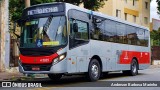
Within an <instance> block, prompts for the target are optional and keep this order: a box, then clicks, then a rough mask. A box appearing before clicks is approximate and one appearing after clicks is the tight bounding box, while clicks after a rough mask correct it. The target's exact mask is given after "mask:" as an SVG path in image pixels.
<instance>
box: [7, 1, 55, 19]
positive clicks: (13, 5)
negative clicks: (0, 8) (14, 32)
mask: <svg viewBox="0 0 160 90" xmlns="http://www.w3.org/2000/svg"><path fill="white" fill-rule="evenodd" d="M30 1H31V5H35V4H41V3H49V2H53V1H54V0H30ZM24 8H25V0H9V13H10V15H11V21H16V20H18V19H19V18H20V17H21V15H22V11H23V9H24Z"/></svg>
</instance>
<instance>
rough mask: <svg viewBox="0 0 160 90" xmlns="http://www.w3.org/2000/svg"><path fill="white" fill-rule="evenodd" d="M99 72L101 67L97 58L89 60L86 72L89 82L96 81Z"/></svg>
mask: <svg viewBox="0 0 160 90" xmlns="http://www.w3.org/2000/svg"><path fill="white" fill-rule="evenodd" d="M100 74H101V68H100V64H99V62H98V60H97V59H93V60H91V61H90V64H89V67H88V73H87V77H88V79H89V81H91V82H94V81H97V80H98V79H99V78H100Z"/></svg>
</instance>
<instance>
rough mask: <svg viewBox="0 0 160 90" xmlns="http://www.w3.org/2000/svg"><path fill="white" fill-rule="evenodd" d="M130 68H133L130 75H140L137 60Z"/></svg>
mask: <svg viewBox="0 0 160 90" xmlns="http://www.w3.org/2000/svg"><path fill="white" fill-rule="evenodd" d="M130 68H131V70H130V75H131V76H136V75H137V74H138V62H137V61H136V60H135V59H133V60H132V63H131V67H130Z"/></svg>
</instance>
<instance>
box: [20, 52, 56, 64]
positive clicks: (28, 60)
mask: <svg viewBox="0 0 160 90" xmlns="http://www.w3.org/2000/svg"><path fill="white" fill-rule="evenodd" d="M57 57H58V54H57V53H54V54H52V55H50V56H23V55H22V54H20V60H21V62H22V63H23V64H49V63H52V61H53V59H55V58H57Z"/></svg>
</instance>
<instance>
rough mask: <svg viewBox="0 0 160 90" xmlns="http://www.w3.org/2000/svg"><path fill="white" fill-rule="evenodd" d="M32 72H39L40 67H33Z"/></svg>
mask: <svg viewBox="0 0 160 90" xmlns="http://www.w3.org/2000/svg"><path fill="white" fill-rule="evenodd" d="M32 70H33V71H39V70H40V68H39V67H32Z"/></svg>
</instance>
